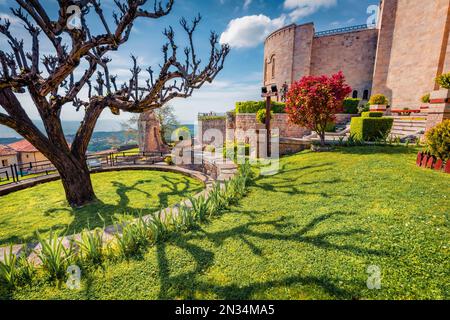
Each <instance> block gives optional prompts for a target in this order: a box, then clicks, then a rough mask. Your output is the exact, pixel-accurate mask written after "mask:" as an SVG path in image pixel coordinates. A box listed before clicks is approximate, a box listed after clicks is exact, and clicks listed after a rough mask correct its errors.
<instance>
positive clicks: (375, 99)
mask: <svg viewBox="0 0 450 320" xmlns="http://www.w3.org/2000/svg"><path fill="white" fill-rule="evenodd" d="M369 104H370V105H371V106H373V105H388V104H389V100H388V99H387V98H386V96H385V95H383V94H375V95H373V96H371V97H370V100H369Z"/></svg>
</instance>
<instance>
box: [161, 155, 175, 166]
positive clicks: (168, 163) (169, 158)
mask: <svg viewBox="0 0 450 320" xmlns="http://www.w3.org/2000/svg"><path fill="white" fill-rule="evenodd" d="M164 162H165V163H166V164H167V165H169V166H173V165H174V164H175V163H174V162H173V158H172V156H167V157H165V158H164Z"/></svg>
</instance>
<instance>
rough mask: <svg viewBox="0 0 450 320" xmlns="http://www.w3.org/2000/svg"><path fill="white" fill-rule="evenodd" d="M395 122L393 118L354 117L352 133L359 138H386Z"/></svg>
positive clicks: (367, 139) (371, 139)
mask: <svg viewBox="0 0 450 320" xmlns="http://www.w3.org/2000/svg"><path fill="white" fill-rule="evenodd" d="M393 124H394V119H392V118H365V117H361V118H353V119H352V122H351V127H350V134H351V135H352V136H353V137H354V138H355V139H357V140H363V141H376V140H378V139H383V138H385V137H386V136H387V135H388V134H389V133H390V131H391V129H392V125H393Z"/></svg>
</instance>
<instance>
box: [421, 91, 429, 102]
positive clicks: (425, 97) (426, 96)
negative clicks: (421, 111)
mask: <svg viewBox="0 0 450 320" xmlns="http://www.w3.org/2000/svg"><path fill="white" fill-rule="evenodd" d="M420 101H422V102H423V103H430V94H429V93H427V94H426V95H424V96H422V98H421V99H420Z"/></svg>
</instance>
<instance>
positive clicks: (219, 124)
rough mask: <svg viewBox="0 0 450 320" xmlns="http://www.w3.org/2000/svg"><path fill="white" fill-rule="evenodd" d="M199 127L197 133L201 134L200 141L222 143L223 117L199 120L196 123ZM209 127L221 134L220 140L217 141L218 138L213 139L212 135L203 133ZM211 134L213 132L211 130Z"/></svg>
mask: <svg viewBox="0 0 450 320" xmlns="http://www.w3.org/2000/svg"><path fill="white" fill-rule="evenodd" d="M198 125H199V126H198V127H199V130H198V132H199V134H201V137H202V141H203V143H204V144H215V143H217V144H219V145H221V144H223V143H224V142H225V139H226V131H227V130H226V119H225V117H224V118H223V119H211V120H201V121H199V123H198ZM210 129H215V130H217V133H218V134H219V133H220V134H221V135H222V139H221V140H222V141H218V139H214V138H213V137H212V136H208V135H205V133H206V131H208V130H210ZM213 135H215V134H214V132H213Z"/></svg>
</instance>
